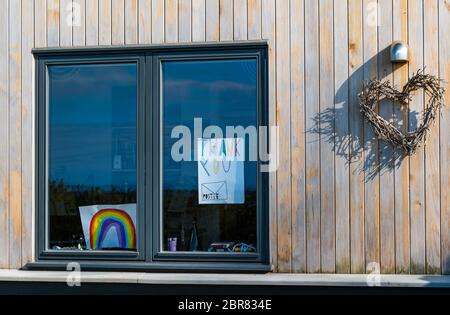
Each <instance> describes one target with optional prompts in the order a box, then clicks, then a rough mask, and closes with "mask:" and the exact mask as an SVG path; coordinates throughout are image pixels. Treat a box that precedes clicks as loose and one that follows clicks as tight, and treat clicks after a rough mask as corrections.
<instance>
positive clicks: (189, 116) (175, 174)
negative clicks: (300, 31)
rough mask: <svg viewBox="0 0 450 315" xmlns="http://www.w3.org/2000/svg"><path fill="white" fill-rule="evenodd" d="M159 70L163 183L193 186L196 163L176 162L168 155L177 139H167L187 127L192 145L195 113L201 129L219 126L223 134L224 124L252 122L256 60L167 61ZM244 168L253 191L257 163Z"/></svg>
mask: <svg viewBox="0 0 450 315" xmlns="http://www.w3.org/2000/svg"><path fill="white" fill-rule="evenodd" d="M162 69H163V100H164V109H163V120H164V141H163V142H164V161H163V162H164V188H165V189H197V162H195V161H193V162H185V161H182V162H175V161H173V160H172V158H171V156H170V151H171V147H172V144H173V143H175V142H176V141H177V140H178V139H172V138H171V132H172V128H173V127H175V126H177V125H184V126H187V127H188V128H189V129H190V130H191V136H192V139H191V142H192V150H193V149H194V145H195V143H196V141H194V139H193V136H194V135H193V128H194V118H197V117H198V118H203V128H206V127H207V126H208V125H216V126H219V127H220V128H222V131H223V133H224V136H225V127H226V126H239V125H240V126H243V127H247V126H256V95H257V94H256V60H255V59H239V60H238V59H235V60H231V59H230V60H211V61H170V62H164V63H163V68H162ZM192 152H193V151H192ZM246 152H248V139H247V140H246ZM247 154H248V153H247ZM244 170H245V187H246V189H252V190H254V189H255V187H256V162H249V161H246V162H245V164H244Z"/></svg>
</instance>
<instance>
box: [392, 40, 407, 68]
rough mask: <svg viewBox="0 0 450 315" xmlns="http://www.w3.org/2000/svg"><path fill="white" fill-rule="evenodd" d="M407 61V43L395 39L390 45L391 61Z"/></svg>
mask: <svg viewBox="0 0 450 315" xmlns="http://www.w3.org/2000/svg"><path fill="white" fill-rule="evenodd" d="M408 61H409V53H408V44H406V43H405V42H404V41H401V40H397V41H395V42H393V43H392V45H391V62H394V63H404V62H408Z"/></svg>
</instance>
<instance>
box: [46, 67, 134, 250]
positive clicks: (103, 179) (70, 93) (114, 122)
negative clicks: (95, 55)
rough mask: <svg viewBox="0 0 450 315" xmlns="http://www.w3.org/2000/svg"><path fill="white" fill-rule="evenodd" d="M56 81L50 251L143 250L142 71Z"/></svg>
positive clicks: (61, 74) (51, 104)
mask: <svg viewBox="0 0 450 315" xmlns="http://www.w3.org/2000/svg"><path fill="white" fill-rule="evenodd" d="M48 79H49V85H48V149H47V150H48V158H47V163H48V166H47V167H48V196H47V202H48V215H49V217H48V223H49V244H48V246H49V248H50V249H121V250H134V249H136V150H137V147H136V143H137V142H136V108H137V66H136V64H134V63H120V64H119V63H117V64H95V65H87V64H86V65H58V66H56V65H53V66H49V67H48Z"/></svg>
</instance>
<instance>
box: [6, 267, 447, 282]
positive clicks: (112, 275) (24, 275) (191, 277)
mask: <svg viewBox="0 0 450 315" xmlns="http://www.w3.org/2000/svg"><path fill="white" fill-rule="evenodd" d="M36 265H37V264H36V263H34V264H33V266H36ZM203 271H204V270H203ZM216 271H217V270H216ZM234 271H235V272H236V270H234ZM69 275H70V272H67V271H64V272H63V271H49V270H47V271H28V270H7V269H0V282H2V281H10V282H11V281H13V282H52V283H57V282H66V281H67V279H68V276H69ZM80 281H81V282H82V283H83V282H84V283H118V284H141V285H145V284H147V285H206V286H208V285H213V286H217V285H219V286H227V285H231V286H240V285H244V286H289V287H296V286H297V287H302V286H307V287H322V286H327V287H369V286H370V285H369V284H368V282H367V275H365V274H292V273H266V274H256V273H253V274H244V275H243V274H220V273H195V274H194V273H192V270H191V272H190V273H156V272H153V273H145V272H127V273H124V272H99V271H97V272H82V273H81V279H80ZM379 286H380V287H396V288H400V287H409V288H424V287H427V288H450V275H387V274H384V275H380V283H379Z"/></svg>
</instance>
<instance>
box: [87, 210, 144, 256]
mask: <svg viewBox="0 0 450 315" xmlns="http://www.w3.org/2000/svg"><path fill="white" fill-rule="evenodd" d="M79 210H80V217H81V225H82V227H83V234H84V239H85V241H86V248H87V249H102V248H124V249H135V248H136V204H135V203H130V204H120V205H92V206H84V207H79Z"/></svg>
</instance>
